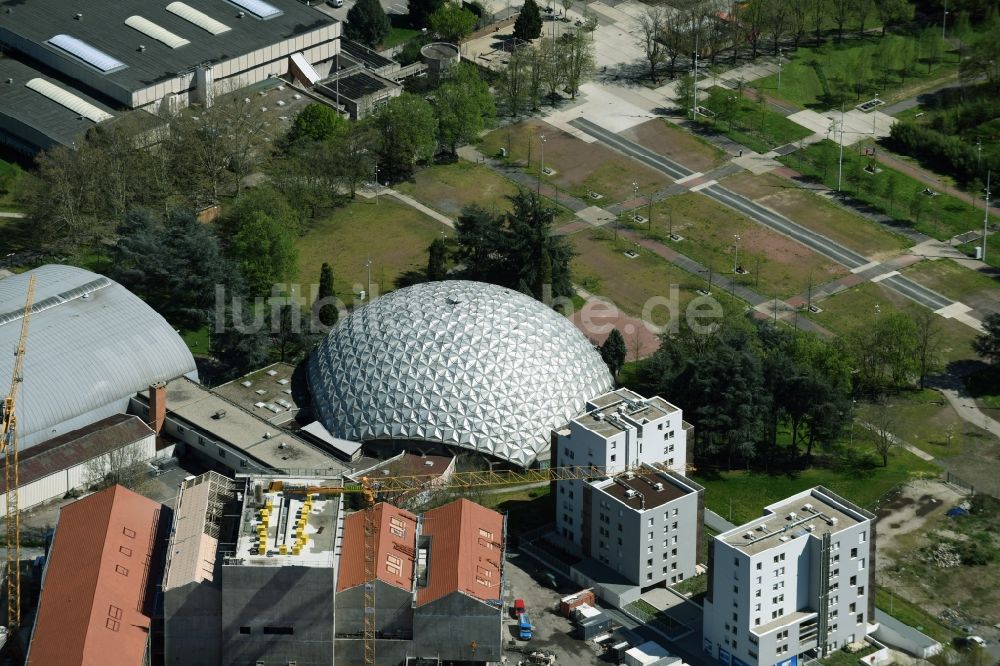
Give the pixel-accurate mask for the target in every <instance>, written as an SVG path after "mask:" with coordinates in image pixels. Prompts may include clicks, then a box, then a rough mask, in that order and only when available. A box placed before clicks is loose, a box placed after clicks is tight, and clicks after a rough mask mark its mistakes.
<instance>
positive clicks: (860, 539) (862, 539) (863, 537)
mask: <svg viewBox="0 0 1000 666" xmlns="http://www.w3.org/2000/svg"><path fill="white" fill-rule="evenodd" d="M864 542H865V533H864V532H862V533H860V534H859V535H858V543H864Z"/></svg>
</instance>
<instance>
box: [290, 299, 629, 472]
mask: <svg viewBox="0 0 1000 666" xmlns="http://www.w3.org/2000/svg"><path fill="white" fill-rule="evenodd" d="M309 383H310V387H311V390H312V394H313V403H314V405H315V406H316V409H317V412H318V414H319V417H320V420H321V421H322V422H323V425H325V426H326V428H327V430H329V431H330V432H331V433H333V434H334V435H335V436H337V437H342V438H346V439H353V440H356V441H373V440H387V439H399V440H426V441H435V442H444V443H446V444H451V445H456V446H462V447H465V448H469V449H473V450H476V451H481V452H483V453H487V454H490V455H493V456H496V457H499V458H504V459H507V460H510V461H512V462H514V463H517V464H519V465H524V466H527V465H529V464H531V463H532V462H533V461H534V460H535V459H536V458H537V456H538V454H539V453H541V452H543V451H545V450H547V449H548V446H549V437H550V431H551V429H552V428H554V427H558V426H561V425H563V424H565V423H566V422H567V421H569V419H571V418H572V417H574V416H577V415H578V414H580V413H581V412H582V411H583V409H584V406H585V403H586V401H587V400H589V399H591V398H594V397H596V396H598V395H600V394H601V393H604V392H605V391H607V390H608V389H609V388H611V375H610V374H609V373H608V370H607V367H606V366H605V365H604V362H603V361H602V360H601V357H600V354H598V353H597V351H596V350H595V349H594V347H593V346H592V345H591V344H590V342H589V341H588V340H587V339H586V338H585V337H584V336H583V334H582V333H580V332H579V331H578V330H577V329H576V328H574V327H573V325H572V324H571V323H570V322H569V320H567V319H566V318H565V317H562V316H561V315H559V314H558V313H557V312H555V311H553V310H552V309H550V308H548V307H546V306H545V305H544V304H542V303H539V302H538V301H536V300H534V299H532V298H530V297H528V296H525V295H524V294H520V293H518V292H515V291H512V290H510V289H506V288H504V287H498V286H496V285H491V284H483V283H479V282H464V281H445V282H429V283H425V284H419V285H415V286H413V287H408V288H406V289H400V290H399V291H395V292H393V293H391V294H388V295H386V296H383V297H382V298H379V299H378V300H376V301H373V302H372V303H369V304H368V305H366V306H365V307H363V308H361V309H359V310H356V311H354V312H353V313H352V314H351V315H350V316H349V317H347V318H346V319H345V320H344V321H343V322H341V323H340V324H339V325H338V326H337V327H336V328H334V329H333V330H332V331H330V333H329V335H328V336H327V337H326V338H325V339H324V340H323V342H322V343H320V345H319V346H318V347H317V348H316V349H315V350H314V351H313V354H312V356H311V357H310V359H309Z"/></svg>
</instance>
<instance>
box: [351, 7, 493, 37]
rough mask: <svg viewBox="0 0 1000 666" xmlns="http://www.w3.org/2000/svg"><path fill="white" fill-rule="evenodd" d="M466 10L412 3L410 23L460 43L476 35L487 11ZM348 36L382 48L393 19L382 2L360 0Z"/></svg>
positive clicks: (352, 13) (353, 14)
mask: <svg viewBox="0 0 1000 666" xmlns="http://www.w3.org/2000/svg"><path fill="white" fill-rule="evenodd" d="M471 6H472V7H473V9H471V10H470V9H466V8H465V7H463V6H462V5H461V4H458V3H452V2H442V1H441V0H419V1H417V2H411V3H410V14H409V20H410V23H411V25H412V26H413V27H415V28H429V29H430V30H431V32H434V33H436V34H437V35H438V36H440V37H441V38H442V39H444V40H446V41H449V42H456V43H457V42H458V41H460V40H461V39H462V38H463V37H465V36H466V35H468V34H469V33H470V32H472V31H473V30H474V29H475V27H476V25H477V24H478V23H479V20H480V16H481V15H482V14H483V13H484V12H485V9H484V8H483V6H482V5H481V4H478V3H477V4H475V5H471ZM346 19H347V20H346V23H345V24H344V36H345V37H347V38H348V39H353V40H354V41H357V42H361V43H362V44H364V45H366V46H369V47H371V48H376V47H378V46H379V45H380V44H381V43H382V42H383V40H385V38H386V37H388V36H389V33H390V32H391V30H392V24H391V22H390V20H389V17H388V16H387V15H386V13H385V10H384V9H383V8H382V4H381V3H380V2H379V0H358V1H357V2H356V3H355V4H354V5H353V6H352V7H351V8H350V9H349V10H348V11H347V17H346Z"/></svg>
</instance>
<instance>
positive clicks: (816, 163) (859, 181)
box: [778, 139, 995, 240]
mask: <svg viewBox="0 0 1000 666" xmlns="http://www.w3.org/2000/svg"><path fill="white" fill-rule="evenodd" d="M855 150H856V149H854V148H851V149H847V150H845V151H844V164H843V183H842V191H844V192H848V193H850V194H851V196H853V197H855V198H856V199H858V200H860V201H863V202H864V203H867V204H869V205H870V206H872V207H873V208H875V209H877V210H879V211H881V212H883V213H885V214H887V215H889V216H890V217H893V218H895V219H897V220H900V221H902V222H904V223H906V224H909V225H910V226H912V227H913V228H915V229H916V230H917V231H920V232H922V233H925V234H927V235H929V236H933V237H935V238H937V239H939V240H947V239H949V238H951V237H952V236H954V235H956V234H960V233H963V232H965V231H970V230H974V229H982V225H983V213H982V211H981V210H977V209H975V208H973V207H972V206H971V205H969V204H968V203H967V202H965V201H961V200H959V199H956V198H955V197H952V196H949V195H947V194H940V193H939V194H936V195H935V196H928V195H927V194H924V190H925V189H926V188H927V186H926V185H925V184H924V183H922V182H920V181H918V180H915V179H913V178H910V177H909V176H907V175H905V174H902V173H900V172H898V171H896V170H894V169H890V168H888V167H886V166H884V165H882V164H881V163H880V164H879V166H878V168H879V169H880V170H879V171H878V173H876V174H870V173H868V172H866V171H865V167H866V166H869V164H870V158H868V157H864V156H862V155H859V154H858V153H857V152H855ZM838 152H839V147H838V146H837V144H836V143H834V142H833V141H830V140H828V139H827V140H824V141H821V142H819V143H816V144H813V145H811V146H809V147H807V148H805V149H804V150H799V151H796V152H794V153H791V154H790V155H786V156H784V157H780V158H778V159H779V161H781V162H782V163H784V164H786V165H787V166H789V167H791V168H792V169H795V170H796V171H798V172H799V173H801V174H803V175H804V176H807V177H809V178H813V179H815V180H817V181H819V182H822V183H823V184H824V185H826V186H827V187H829V188H831V189H834V188H836V187H837V160H838ZM890 189H891V190H892V196H891V197H890V196H889V192H890ZM994 219H995V217H994Z"/></svg>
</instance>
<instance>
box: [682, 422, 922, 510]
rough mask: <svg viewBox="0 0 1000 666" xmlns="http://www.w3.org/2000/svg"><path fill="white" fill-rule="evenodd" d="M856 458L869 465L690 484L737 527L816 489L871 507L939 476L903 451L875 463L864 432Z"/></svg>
mask: <svg viewBox="0 0 1000 666" xmlns="http://www.w3.org/2000/svg"><path fill="white" fill-rule="evenodd" d="M854 444H855V449H854V450H855V454H856V456H859V455H860V456H863V460H864V462H865V464H844V465H838V466H836V467H829V468H827V467H811V468H808V469H805V470H801V471H793V472H786V473H778V474H767V473H764V472H747V471H732V472H715V473H706V472H704V471H699V472H696V473H694V474H693V475H692V478H693V479H694V480H695V481H697V482H698V483H700V484H701V485H703V486H705V508H707V509H711V510H712V511H715V512H716V513H717V514H719V515H720V516H722V517H723V518H725V519H726V520H729V521H730V522H732V523H735V524H736V525H742V524H743V523H746V522H748V521H750V520H753V519H754V518H757V517H759V516H760V515H761V511H762V510H763V508H764V507H765V506H767V505H768V504H772V503H774V502H777V501H779V500H782V499H784V498H786V497H788V496H790V495H794V494H795V493H798V492H801V491H803V490H806V489H807V488H812V487H813V486H818V485H822V486H826V487H827V488H829V489H830V490H832V491H833V492H835V493H837V494H839V495H843V496H844V497H845V498H846V499H849V500H851V501H852V502H854V503H856V504H858V505H860V506H862V507H867V506H870V505H872V504H873V503H874V502H875V501H876V500H877V499H878V498H880V497H881V496H882V495H883V494H885V493H886V492H888V491H889V490H890V489H891V488H892V487H894V486H896V485H897V484H900V483H904V482H906V481H908V480H910V479H911V478H913V477H914V476H917V475H921V474H929V475H932V476H936V475H937V474H938V472H939V471H940V470H939V469H938V468H937V467H935V466H934V465H933V464H931V463H928V462H924V461H923V460H921V459H920V458H918V457H916V456H915V455H913V454H912V453H910V452H909V451H907V450H905V449H899V448H896V449H893V450H892V451H890V453H889V466H888V467H882V466H881V460H879V461H878V462H877V463H875V457H874V447H872V446H870V445H869V444H868V443H867V438H866V435H865V434H864V433H863V432H862V431H861V429H860V428H856V429H855V432H854Z"/></svg>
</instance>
